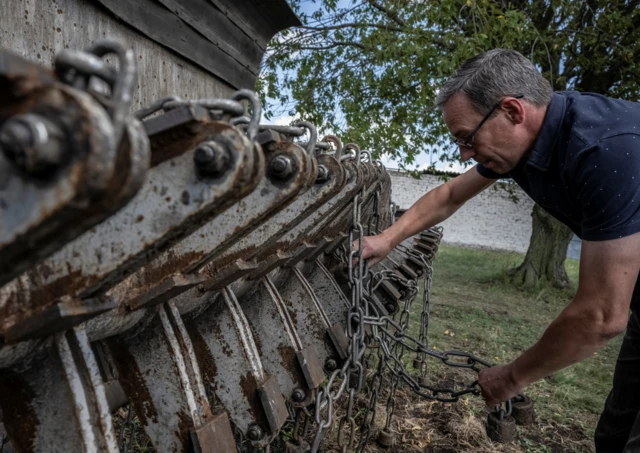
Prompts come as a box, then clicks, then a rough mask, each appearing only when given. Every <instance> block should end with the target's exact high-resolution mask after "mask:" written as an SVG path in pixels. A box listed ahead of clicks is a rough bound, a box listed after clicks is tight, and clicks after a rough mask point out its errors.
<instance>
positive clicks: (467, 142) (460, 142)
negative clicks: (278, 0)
mask: <svg viewBox="0 0 640 453" xmlns="http://www.w3.org/2000/svg"><path fill="white" fill-rule="evenodd" d="M507 97H512V98H515V99H522V98H523V97H524V94H516V95H514V96H505V98H503V99H501V100H500V102H498V103H496V104H495V105H494V106H493V107H491V110H489V112H488V113H487V114H486V115H485V116H484V118H482V121H480V124H478V126H477V127H476V128H475V129H474V130H473V131H472V132H471V133H470V134H469V135H467V136H466V137H464V138H457V137H451V140H452V141H453V144H454V145H457V146H464V147H465V148H473V145H471V141H472V140H473V137H474V136H475V135H476V134H477V133H478V131H479V130H480V128H481V127H482V125H483V124H484V123H485V122H486V121H487V120H488V119H489V118H490V117H491V115H492V114H493V112H495V111H496V109H497V108H498V107H499V106H500V104H502V102H503V101H504V100H505V99H506V98H507Z"/></svg>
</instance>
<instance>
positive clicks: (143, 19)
mask: <svg viewBox="0 0 640 453" xmlns="http://www.w3.org/2000/svg"><path fill="white" fill-rule="evenodd" d="M97 1H98V2H100V3H101V4H102V5H104V6H105V7H106V8H107V9H108V10H109V11H111V12H112V13H113V14H114V15H115V16H117V17H118V18H119V19H120V20H122V21H123V22H125V23H127V24H129V25H131V26H132V27H134V28H135V29H136V30H138V31H140V32H141V33H143V34H144V35H146V36H148V37H149V38H151V39H152V40H154V41H156V42H158V43H160V44H162V45H164V46H166V47H168V48H169V49H171V50H174V51H176V52H178V53H179V54H180V55H182V56H183V57H184V58H186V59H188V60H190V61H192V62H194V63H195V64H197V65H199V66H201V67H202V68H204V69H206V70H208V71H209V72H211V73H213V74H215V75H217V76H218V77H220V78H221V79H223V80H224V81H226V82H228V83H229V84H230V85H232V86H233V87H235V88H253V87H254V85H255V80H256V77H255V75H254V74H252V73H251V72H250V71H248V70H247V68H245V67H243V66H242V65H241V64H240V63H238V61H236V60H235V59H234V58H232V57H231V56H230V55H229V54H227V53H225V52H223V51H222V50H221V49H220V48H219V47H217V46H216V45H214V44H213V43H212V42H210V41H209V40H208V39H206V38H205V37H204V36H202V35H201V34H200V33H198V32H197V31H196V30H194V29H193V28H191V27H190V26H189V25H187V24H186V23H185V22H184V21H183V20H182V19H180V18H179V17H178V16H176V15H175V14H173V13H172V12H171V11H169V10H168V9H166V8H165V7H164V6H162V5H161V4H160V3H158V2H156V1H155V0H97Z"/></svg>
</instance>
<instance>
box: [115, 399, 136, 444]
mask: <svg viewBox="0 0 640 453" xmlns="http://www.w3.org/2000/svg"><path fill="white" fill-rule="evenodd" d="M125 431H129V438H128V439H126V440H125ZM135 437H136V427H135V424H134V423H133V405H132V404H131V403H129V405H128V406H127V418H126V420H125V421H124V423H122V425H121V426H120V432H119V433H118V448H119V449H120V453H128V452H129V450H130V449H131V447H132V445H133V440H134V439H135Z"/></svg>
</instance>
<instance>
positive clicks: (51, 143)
mask: <svg viewBox="0 0 640 453" xmlns="http://www.w3.org/2000/svg"><path fill="white" fill-rule="evenodd" d="M62 140H63V134H62V132H61V131H60V130H59V128H58V127H57V126H55V125H54V124H53V123H52V122H51V121H49V120H47V119H46V118H43V117H41V116H39V115H35V114H30V113H28V114H24V115H16V116H14V117H12V118H10V119H8V120H7V121H6V122H5V123H4V124H3V125H2V128H1V129H0V150H2V151H3V152H4V154H5V156H6V157H7V158H8V159H9V160H11V161H13V162H14V163H15V164H16V165H17V166H19V167H20V168H22V169H23V170H25V171H26V172H29V173H41V172H45V171H48V170H51V169H53V168H54V167H55V166H57V165H59V164H60V162H61V160H62V154H63V144H62Z"/></svg>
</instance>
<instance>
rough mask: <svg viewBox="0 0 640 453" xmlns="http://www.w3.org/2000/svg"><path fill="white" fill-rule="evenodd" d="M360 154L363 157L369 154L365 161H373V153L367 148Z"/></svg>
mask: <svg viewBox="0 0 640 453" xmlns="http://www.w3.org/2000/svg"><path fill="white" fill-rule="evenodd" d="M360 156H361V158H362V157H364V156H367V160H365V161H364V162H371V153H370V152H369V151H366V150H362V151H360Z"/></svg>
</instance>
